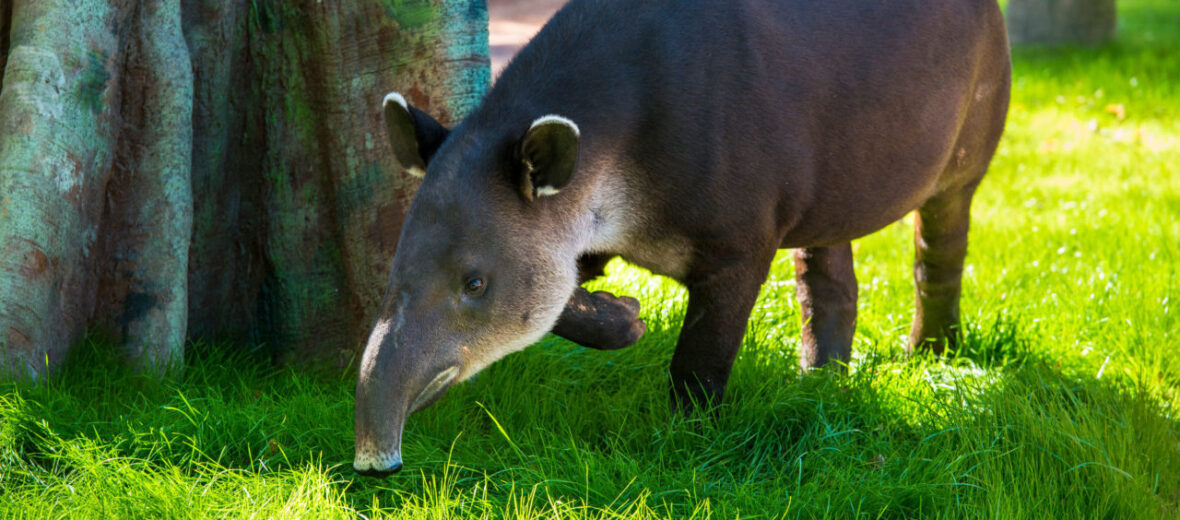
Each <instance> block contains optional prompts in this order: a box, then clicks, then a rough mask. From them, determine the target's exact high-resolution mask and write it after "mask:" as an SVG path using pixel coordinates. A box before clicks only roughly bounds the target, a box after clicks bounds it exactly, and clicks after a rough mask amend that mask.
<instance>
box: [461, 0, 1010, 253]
mask: <svg viewBox="0 0 1180 520" xmlns="http://www.w3.org/2000/svg"><path fill="white" fill-rule="evenodd" d="M1008 74H1009V66H1008V58H1007V46H1006V37H1005V34H1004V30H1003V21H1002V16H1001V14H1000V11H999V9H998V7H997V5H996V4H995V2H994V0H892V1H889V2H865V1H863V0H645V1H642V2H635V1H633V0H572V1H571V2H570V3H569V4H568V5H567V6H566V7H565V8H564V9H563V10H562V11H561V12H559V13H558V15H557V16H555V17H554V19H553V21H552V22H551V23H550V24H549V25H547V26H546V27H545V28H544V29H543V30H542V32H541V33H540V34H539V35H538V36H537V37H536V38H535V39H534V41H533V42H532V43H530V45H529V46H528V47H526V48H525V49H524V50H523V51H522V53H521V55H520V56H519V57H518V58H517V59H516V60H514V62H513V63H512V64H510V65H509V67H508V68H507V69H506V71H505V72H504V74H503V76H502V77H501V78H500V79H499V81H498V84H497V85H496V87H495V88H494V89H493V92H492V93H491V94H490V95H489V98H488V101H487V103H485V109H490V110H485V112H489V113H486V114H484V115H485V116H488V115H491V116H492V118H493V119H497V120H504V119H511V116H510V113H514V112H522V110H520V108H521V107H524V108H526V110H523V112H528V110H527V109H533V111H540V112H553V113H561V114H564V115H566V116H568V117H570V118H572V119H574V120H575V121H578V122H579V125H580V126H581V127H582V130H583V135H584V140H585V142H584V148H583V157H584V158H588V159H589V162H594V158H595V155H596V154H606V155H612V156H614V157H615V160H616V162H621V163H623V164H626V165H627V166H626V167H627V168H629V169H631V170H632V171H631V172H630V174H631V175H632V181H631V182H632V183H634V184H638V185H640V186H639V189H638V190H637V191H640V192H644V193H652V194H658V195H653V197H654V199H653V200H652V201H651V203H652V204H655V205H660V206H662V207H663V208H664V210H663V211H660V212H659V213H660V214H661V215H662V218H664V219H666V222H665V224H667V226H666V227H670V228H685V227H689V226H691V227H693V228H694V229H696V232H698V233H699V232H701V230H700V229H699V228H700V227H701V222H700V219H699V217H697V216H696V215H699V214H701V213H702V212H704V213H707V214H709V215H711V218H712V220H711V222H710V223H709V226H710V227H712V228H714V229H713V230H712V231H714V232H717V233H724V232H725V231H726V230H727V229H737V228H741V229H749V228H750V226H763V227H773V228H775V229H774V230H771V229H766V231H767V232H768V233H778V234H779V235H780V236H783V235H785V236H786V243H784V245H790V246H794V245H814V244H817V243H834V242H839V241H844V240H848V239H850V238H855V237H856V236H860V235H863V234H866V233H869V232H872V231H874V230H875V229H878V228H880V227H882V226H884V225H886V224H888V223H889V222H892V221H894V220H896V219H897V218H900V217H901V216H902V215H904V214H905V213H906V212H908V211H910V210H912V209H914V208H915V207H916V206H917V205H919V204H921V202H922V201H923V200H925V199H926V198H928V197H929V196H930V195H932V194H933V193H935V192H936V191H938V190H940V189H941V188H943V187H944V186H945V185H946V184H947V183H958V182H967V180H965V178H967V177H971V176H975V177H976V179H977V178H978V177H979V176H982V174H983V167H982V166H981V167H979V168H972V167H970V166H971V165H972V163H971V161H969V160H968V161H964V162H963V165H964V168H962V170H963V172H962V173H956V172H955V171H952V170H953V169H950V170H948V169H947V168H946V166H947V165H948V163H949V162H950V161H951V159H952V157H953V156H954V155H955V154H956V153H960V154H963V155H967V154H971V155H990V151H987V152H985V151H984V150H982V149H980V150H964V151H962V152H960V151H958V150H956V149H955V147H956V143H958V142H960V140H961V139H960V136H961V133H962V130H963V127H964V125H965V124H969V123H971V120H972V119H978V120H984V121H982V122H980V123H979V124H978V126H979V127H980V128H979V129H978V131H980V132H984V133H992V134H994V138H993V139H982V141H989V140H990V141H991V143H990V146H992V147H994V140H995V139H998V136H999V133H1000V131H1001V130H1002V121H1003V113H1004V112H1006V103H1007V92H1008V79H1007V78H1008ZM977 107H978V108H977ZM987 146H989V145H988V143H984V142H981V143H980V144H979V145H978V146H977V147H979V148H986V147H987ZM982 163H983V164H985V163H986V158H983V159H982ZM960 177H963V178H960ZM720 209H724V210H725V211H724V212H721V211H719V210H720Z"/></svg>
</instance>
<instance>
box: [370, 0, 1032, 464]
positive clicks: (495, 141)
mask: <svg viewBox="0 0 1180 520" xmlns="http://www.w3.org/2000/svg"><path fill="white" fill-rule="evenodd" d="M1010 82H1011V65H1010V60H1009V52H1008V42H1007V36H1006V33H1005V30H1004V25H1003V17H1002V15H1001V12H1000V9H999V7H998V6H997V3H996V0H890V1H887V2H886V1H865V0H643V1H635V0H572V1H570V2H569V3H568V4H567V5H566V6H565V7H564V8H563V9H561V11H559V12H558V13H557V14H556V15H555V16H554V17H553V19H552V20H551V21H550V22H549V23H548V24H547V25H546V26H545V27H544V28H543V29H542V30H541V31H540V33H539V34H537V36H536V37H535V38H534V39H533V40H532V42H530V43H529V44H528V45H527V46H526V47H525V48H524V49H523V50H521V52H520V53H519V54H518V55H517V57H516V58H515V59H514V60H513V61H512V62H511V63H510V64H509V65H508V67H507V68H506V69H505V70H504V72H503V74H502V75H501V76H500V77H499V79H498V81H497V82H496V83H495V85H494V86H493V87H492V88H491V90H490V91H489V92H488V94H487V96H486V97H485V99H484V100H483V102H482V103H481V104H480V105H479V107H478V108H476V109H475V110H474V111H473V112H472V113H471V114H470V115H469V116H468V117H467V118H466V119H465V120H464V121H462V122H461V123H460V124H459V125H458V126H456V127H455V128H454V129H450V130H449V129H446V128H444V127H442V126H440V125H439V123H437V122H436V121H435V120H434V119H432V118H431V117H430V116H428V115H427V114H425V113H423V112H422V111H420V110H418V109H416V108H414V107H413V106H411V105H409V104H407V103H406V100H405V99H404V98H403V97H402V96H400V95H397V94H391V95H390V96H388V97H387V98H386V101H385V105H384V112H385V117H386V122H387V125H388V131H389V133H390V138H391V140H392V148H393V150H394V153H395V156H396V158H397V160H398V161H399V162H400V164H401V166H402V167H404V168H405V169H406V170H407V171H409V172H411V173H412V174H415V175H419V176H423V177H424V179H423V181H422V184H421V188H420V189H419V191H418V193H417V195H416V197H415V199H414V201H413V203H412V204H411V207H410V210H409V213H408V215H407V217H406V220H405V225H404V227H403V229H402V233H401V238H400V240H399V242H398V249H397V252H396V254H395V257H394V259H393V269H392V273H391V275H390V281H389V285H388V287H387V289H386V294H385V298H384V302H383V304H382V306H381V309H380V313H379V316H378V319H377V323H376V325H375V327H374V328H373V332H372V334H371V336H370V337H369V340H368V344H367V346H366V347H365V351H364V356H363V359H362V362H361V367H360V376H359V381H358V383H357V396H356V398H357V400H356V458H355V462H354V468H355V469H356V471H358V472H360V473H364V474H388V473H391V472H395V471H397V470H398V469H400V468H401V466H402V457H401V436H402V428H403V425H404V423H405V419H406V416H407V415H409V414H410V413H412V412H414V411H416V410H420V409H422V408H424V407H426V406H428V405H430V404H431V403H433V402H434V401H436V400H437V399H439V398H440V397H441V396H442V395H443V394H444V392H445V391H446V389H447V388H448V387H449V386H451V385H453V384H455V383H456V382H459V381H463V380H465V379H467V378H469V377H471V376H472V375H473V374H475V373H477V372H479V371H480V370H481V369H483V368H484V367H486V366H487V365H488V364H489V363H492V362H493V361H496V360H497V359H500V358H502V357H504V356H505V355H507V354H509V353H512V352H515V351H518V350H521V349H523V348H525V347H526V346H527V345H529V344H531V343H533V342H535V341H537V340H538V339H540V338H541V337H542V336H543V335H544V334H545V333H547V332H549V331H550V330H551V329H553V328H554V325H555V323H557V322H558V319H559V317H562V313H563V311H565V310H566V309H567V302H569V301H570V300H571V295H575V296H576V297H580V298H583V299H584V298H585V297H586V295H585V294H582V293H581V292H579V293H575V290H576V289H578V284H579V282H580V281H581V280H582V279H584V278H585V277H586V275H587V272H586V271H587V270H589V271H590V273H589V274H591V275H592V274H594V271H595V269H596V268H598V267H600V266H601V265H602V263H603V262H604V260H606V259H609V258H612V257H615V256H620V257H622V258H624V259H625V260H627V261H628V262H631V263H633V264H636V265H639V266H642V267H645V268H647V269H650V270H651V271H652V272H654V273H658V274H661V275H664V276H668V277H671V278H674V279H676V280H679V281H680V282H682V283H683V284H684V285H685V286H686V287H687V289H688V295H689V296H688V310H687V315H686V316H685V318H684V326H683V330H682V331H681V333H680V338H679V341H678V342H677V344H676V350H675V353H674V355H673V357H672V363H671V380H672V394H673V397H674V398H675V399H674V402H676V403H678V404H680V405H682V406H683V405H684V403H708V402H710V401H714V400H716V399H718V398H720V397H721V394H722V392H723V391H724V389H725V385H726V381H727V380H728V378H729V373H730V368H731V365H732V364H733V361H734V357H735V356H736V354H737V351H738V347H739V346H740V344H741V340H742V336H743V333H744V332H745V329H746V323H747V320H748V318H749V315H750V311H751V308H752V307H753V305H754V303H755V299H756V297H757V296H758V292H759V288H760V287H761V285H762V283H763V281H764V280H765V279H766V277H767V273H768V270H769V268H770V265H771V262H772V259H773V258H774V256H775V252H776V250H778V249H780V248H793V249H795V257H794V259H795V273H796V279H797V299H798V300H799V303H800V305H801V306H802V317H803V321H804V324H803V343H802V349H801V352H800V357H801V363H802V365H803V368H804V369H808V368H811V367H818V366H822V365H824V364H825V363H827V362H829V361H833V360H834V361H839V362H841V363H844V362H847V361H848V360H849V358H850V352H851V343H852V335H853V330H854V328H855V322H856V298H857V284H856V279H855V276H854V273H853V266H852V248H851V246H850V244H849V241H850V240H852V239H855V238H857V237H861V236H864V235H866V234H868V233H872V232H874V231H876V230H878V229H881V228H882V227H885V226H887V225H889V224H890V223H892V222H895V221H897V220H899V219H900V218H902V217H903V216H904V215H906V214H907V213H909V212H911V211H913V210H915V209H916V210H917V215H916V216H915V218H914V222H915V227H916V232H915V244H916V250H917V258H916V261H915V264H914V278H915V281H916V283H917V313H916V316H915V318H914V322H913V328H912V332H911V334H910V348H911V349H913V348H932V349H934V350H935V351H941V349H942V348H945V346H946V345H947V344H948V342H952V341H953V339H954V337H955V336H954V334H955V331H956V328H957V327H958V324H959V292H960V279H961V277H962V271H963V260H964V256H965V255H966V251H967V227H968V221H969V213H970V203H971V198H972V195H973V193H974V192H975V189H976V187H977V186H978V185H979V183H980V180H981V179H982V178H983V176H984V173H985V172H986V170H987V167H988V163H989V161H990V160H991V157H992V154H993V153H994V151H995V149H996V145H997V142H998V141H999V139H1000V134H1001V133H1002V131H1003V128H1004V121H1005V117H1006V114H1007V108H1008V96H1009V88H1010ZM580 265H581V267H582V269H581V271H580V269H579V266H580ZM607 303H608V304H609V303H617V302H612V301H610V299H609V298H608V299H607ZM569 308H571V309H572V308H573V307H569ZM569 312H572V313H573V314H575V315H574V316H572V317H571V319H572V320H573V321H574V322H577V321H578V320H579V319H580V318H579V317H578V316H577V315H576V314H577V313H576V311H567V314H568V313H569ZM612 326H613V325H612ZM582 332H583V333H584V332H586V331H585V330H583V331H582ZM575 335H576V334H575ZM608 336H609V334H608ZM571 339H578V338H571ZM688 406H689V407H691V406H692V405H691V404H689V405H688Z"/></svg>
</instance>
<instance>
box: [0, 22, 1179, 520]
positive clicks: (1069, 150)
mask: <svg viewBox="0 0 1180 520" xmlns="http://www.w3.org/2000/svg"><path fill="white" fill-rule="evenodd" d="M1119 4H1120V15H1121V20H1120V39H1119V42H1118V43H1116V44H1114V45H1111V46H1106V47H1102V48H1098V49H1055V50H1050V49H1019V50H1017V52H1016V53H1015V57H1014V58H1015V73H1014V75H1015V78H1014V89H1013V91H1014V92H1013V103H1012V110H1011V116H1010V118H1009V123H1008V131H1007V134H1006V137H1005V139H1004V142H1003V144H1002V145H1001V147H1000V151H999V154H998V156H997V157H996V160H995V162H994V164H993V167H992V170H991V173H990V175H989V177H988V178H987V179H985V180H984V184H983V186H982V188H981V189H980V192H979V195H978V196H977V198H976V201H975V211H974V220H973V230H972V235H971V240H972V243H971V254H970V257H969V258H968V264H969V265H968V270H967V275H966V280H965V284H964V297H963V314H964V317H965V319H966V323H967V330H966V332H965V338H964V347H963V349H962V352H961V353H960V354H959V355H958V356H957V357H955V358H953V359H932V358H928V357H917V358H908V357H906V356H905V355H904V353H903V346H904V342H905V337H906V335H907V333H908V331H909V322H910V319H911V314H912V312H913V302H912V300H913V285H912V281H911V278H910V265H911V259H912V255H913V245H912V235H911V226H910V222H909V221H908V219H907V220H906V221H903V222H901V223H899V224H896V225H893V226H890V227H888V228H886V229H884V230H882V231H880V232H878V233H876V234H874V235H872V236H869V237H867V238H864V239H862V240H860V241H858V242H856V243H855V244H854V246H855V249H856V259H857V267H856V270H857V276H858V278H859V280H860V294H861V301H860V306H859V312H860V315H859V316H860V317H859V322H858V330H857V337H856V340H855V341H856V343H855V346H854V350H855V352H856V355H855V360H854V362H853V364H852V367H851V372H850V374H848V375H837V374H833V373H826V372H825V373H817V374H809V375H800V374H799V373H798V371H797V369H796V367H797V350H798V346H799V313H798V310H797V308H796V306H795V301H794V281H793V275H792V267H791V261H790V258H789V254H787V253H783V254H780V257H779V259H778V261H777V262H776V264H775V267H774V269H773V272H772V274H771V279H770V281H769V282H768V283H767V284H766V286H765V288H764V293H763V297H762V298H761V299H760V301H759V303H758V305H757V307H756V309H755V311H754V316H753V318H752V319H751V321H750V328H749V332H748V333H747V335H746V339H745V345H744V346H743V349H742V352H741V354H740V356H739V357H738V360H737V363H736V365H735V367H734V374H733V378H732V379H731V381H730V386H729V392H728V394H727V396H726V399H725V402H724V404H723V408H722V409H721V410H720V412H719V413H718V414H717V415H716V417H707V418H684V417H680V416H679V415H677V414H675V413H673V412H672V411H671V410H670V409H669V407H668V393H667V380H666V378H667V376H666V369H667V365H668V360H669V358H670V357H671V353H672V347H673V345H674V343H675V340H676V335H677V333H678V330H679V323H680V320H681V317H682V315H683V312H684V304H685V298H684V292H683V290H682V289H681V288H680V287H679V286H677V285H676V284H675V283H673V282H670V281H668V280H664V279H661V278H657V277H653V276H651V275H649V274H648V273H646V272H643V271H641V270H639V269H635V268H633V267H629V266H627V265H625V264H623V263H621V262H617V261H616V262H615V263H613V264H612V265H611V267H610V269H609V277H608V278H607V279H605V280H603V281H599V282H595V284H596V286H597V287H600V288H606V289H610V290H613V291H617V292H620V293H624V294H629V295H634V296H636V297H639V298H640V299H641V301H642V302H643V305H644V317H645V319H646V320H647V323H648V325H649V332H648V334H647V336H646V337H645V338H644V339H643V340H642V341H641V342H640V343H639V344H638V345H636V346H634V347H631V348H629V349H626V350H623V351H618V352H599V351H590V350H585V349H581V348H579V347H577V346H574V345H572V344H570V343H567V342H564V341H562V340H560V339H557V338H554V337H550V338H548V339H546V340H544V341H543V342H541V343H540V344H538V345H535V346H533V347H531V348H529V349H528V350H526V351H525V352H522V353H519V354H515V355H512V356H510V357H509V358H507V359H505V360H503V361H501V362H499V363H497V364H495V365H493V366H492V367H491V368H489V369H488V370H486V371H485V372H484V373H482V374H481V375H479V376H478V377H477V378H476V379H475V380H473V381H470V382H468V383H465V384H462V385H460V386H458V387H455V388H453V389H452V390H451V392H450V393H449V395H448V396H447V397H446V399H444V400H443V401H442V402H440V403H439V404H437V405H435V406H434V407H433V408H431V409H429V410H427V411H424V412H422V413H419V414H417V415H415V416H413V417H412V418H411V419H410V422H409V424H408V427H407V429H406V432H405V442H406V443H405V445H404V447H403V455H404V456H405V458H406V464H407V467H406V469H405V470H404V471H402V473H400V474H398V475H396V476H394V477H391V478H389V479H385V480H374V479H366V478H360V477H357V476H356V475H355V474H354V473H353V472H352V470H351V467H350V462H351V457H352V403H353V385H354V383H355V373H352V374H343V375H341V374H324V373H313V372H307V371H298V370H294V369H290V368H272V367H270V366H269V365H268V364H267V363H265V362H264V361H263V360H262V358H260V357H258V356H255V355H253V354H250V353H249V352H246V350H248V349H241V348H237V349H235V348H227V346H225V345H217V346H210V345H193V346H191V347H190V349H189V351H190V353H189V359H188V366H187V367H186V370H185V371H184V373H183V375H178V376H174V377H171V378H166V379H164V380H162V381H161V380H154V379H149V378H145V377H140V376H136V375H134V374H131V373H128V372H127V371H125V370H124V369H122V368H120V367H119V365H118V363H117V362H116V361H115V360H114V359H113V356H112V355H111V354H110V350H111V349H110V348H109V347H106V346H105V345H104V344H103V343H102V342H101V341H95V340H91V341H88V342H87V343H86V344H85V345H83V347H82V348H80V349H79V353H78V354H77V355H76V356H75V358H74V359H72V360H71V361H70V362H69V363H68V364H67V365H66V366H65V367H64V369H63V370H62V371H61V372H60V373H59V374H58V375H57V376H56V377H55V378H53V379H52V380H51V381H49V382H48V383H47V384H43V385H40V386H26V385H12V384H0V517H3V518H10V517H17V518H20V517H25V518H38V519H40V518H55V517H72V518H75V517H76V518H89V517H103V518H105V517H149V518H161V517H163V518H207V517H223V516H228V517H245V516H250V517H260V518H268V517H307V518H349V519H351V518H359V517H365V518H375V517H392V518H440V519H441V518H455V517H479V518H484V517H488V518H534V517H544V518H551V517H560V518H583V517H588V518H738V517H741V518H747V519H749V518H817V517H833V518H861V517H864V518H913V517H919V518H1037V519H1040V518H1111V519H1131V518H1135V519H1139V518H1177V517H1180V348H1178V346H1180V320H1178V319H1177V316H1178V314H1180V312H1173V309H1175V308H1177V307H1178V305H1180V2H1176V1H1174V0H1122V1H1120V2H1119ZM235 350H236V351H237V352H236V353H232V354H227V353H226V352H227V351H235Z"/></svg>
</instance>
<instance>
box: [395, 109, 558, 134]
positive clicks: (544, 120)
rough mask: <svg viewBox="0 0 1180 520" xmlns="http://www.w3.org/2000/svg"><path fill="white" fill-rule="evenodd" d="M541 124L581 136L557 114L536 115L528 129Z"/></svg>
mask: <svg viewBox="0 0 1180 520" xmlns="http://www.w3.org/2000/svg"><path fill="white" fill-rule="evenodd" d="M402 103H403V105H402V106H405V105H404V103H405V100H403V101H402ZM541 125H565V126H568V127H569V128H570V130H573V131H574V137H582V131H581V130H580V129H579V128H578V124H577V123H575V122H573V121H570V120H569V119H568V118H565V117H561V116H559V115H557V114H549V115H547V116H541V117H538V118H537V120H536V121H533V124H531V125H529V130H532V129H534V128H536V127H538V126H541Z"/></svg>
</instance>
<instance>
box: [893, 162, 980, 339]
mask: <svg viewBox="0 0 1180 520" xmlns="http://www.w3.org/2000/svg"><path fill="white" fill-rule="evenodd" d="M976 185H977V182H976V183H972V184H970V185H968V186H965V187H962V188H958V189H954V190H949V191H947V192H944V193H941V194H938V195H936V196H934V197H933V198H931V199H930V200H928V201H926V203H925V204H923V205H922V207H921V208H919V209H918V212H917V215H915V217H914V245H915V247H914V250H915V256H916V258H915V261H914V285H915V286H916V289H917V291H916V292H917V311H916V312H915V314H914V324H913V328H912V329H910V343H909V351H910V352H913V351H914V350H915V349H930V350H932V351H933V352H934V353H935V354H941V353H942V352H943V350H945V349H946V348H948V347H949V348H951V349H953V348H954V347H955V342H956V336H957V334H958V333H959V292H960V289H961V287H962V281H963V260H964V259H965V258H966V257H967V228H968V226H969V224H970V221H971V197H972V196H973V195H974V194H975V187H976Z"/></svg>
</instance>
